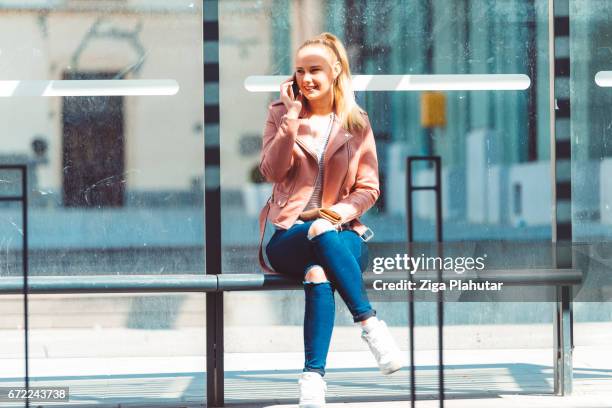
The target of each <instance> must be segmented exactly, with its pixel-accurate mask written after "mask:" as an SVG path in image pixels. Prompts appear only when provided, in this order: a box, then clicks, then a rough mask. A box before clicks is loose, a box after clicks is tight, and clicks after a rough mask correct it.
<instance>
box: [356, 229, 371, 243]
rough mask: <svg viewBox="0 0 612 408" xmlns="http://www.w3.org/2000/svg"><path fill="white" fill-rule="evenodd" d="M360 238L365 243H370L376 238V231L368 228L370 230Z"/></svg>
mask: <svg viewBox="0 0 612 408" xmlns="http://www.w3.org/2000/svg"><path fill="white" fill-rule="evenodd" d="M359 238H361V240H362V241H363V242H368V241H369V240H371V239H372V238H374V231H372V230H371V229H370V228H368V229H366V230H365V232H364V233H363V234H361V235H360V236H359Z"/></svg>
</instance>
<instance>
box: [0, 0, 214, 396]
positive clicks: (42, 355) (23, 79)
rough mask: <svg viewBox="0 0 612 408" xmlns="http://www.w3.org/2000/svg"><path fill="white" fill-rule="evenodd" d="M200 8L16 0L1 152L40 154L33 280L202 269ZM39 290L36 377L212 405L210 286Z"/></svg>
mask: <svg viewBox="0 0 612 408" xmlns="http://www.w3.org/2000/svg"><path fill="white" fill-rule="evenodd" d="M202 20H203V18H202V3H201V2H197V1H186V0H179V1H172V2H165V1H158V0H155V1H148V0H147V1H144V0H133V1H132V0H131V1H112V2H108V1H87V2H83V1H64V2H28V1H8V2H3V6H2V7H1V10H0V53H1V54H0V58H1V61H2V63H1V64H0V79H1V80H2V81H9V82H2V83H0V93H1V94H2V97H0V129H1V132H0V133H1V134H2V144H1V147H0V164H7V163H19V164H25V165H27V166H28V188H27V190H28V191H27V193H28V198H29V207H28V217H29V225H30V228H29V234H30V235H29V243H30V248H29V249H30V250H29V254H28V255H29V272H30V278H31V279H35V278H37V277H43V276H62V277H66V278H65V280H63V282H70V279H71V277H76V276H78V277H90V276H94V275H105V276H108V275H111V276H113V277H117V279H120V277H121V276H126V275H183V274H203V273H204V265H205V263H204V208H203V201H204V200H203V196H204V190H203V188H204V187H203V175H204V140H203V118H202V112H203V84H202ZM15 39H19V40H18V41H16V40H15ZM49 81H56V82H55V83H49ZM63 81H71V82H63ZM54 95H55V96H54ZM2 211H3V217H4V216H5V215H7V214H9V213H8V212H5V210H4V208H3V210H2ZM9 227H10V226H9ZM0 228H2V232H4V231H5V230H6V228H7V226H6V223H3V225H2V226H1V227H0ZM2 236H3V237H4V235H2ZM12 250H13V249H12V248H9V251H8V252H9V255H10V256H13V255H12V253H10V251H12ZM15 250H17V248H16V249H15ZM31 302H32V303H31V308H30V316H29V318H30V322H31V324H30V337H29V339H30V344H31V347H32V354H31V362H30V367H31V370H30V375H31V385H40V384H45V385H49V384H59V383H61V384H62V385H65V386H70V387H74V388H73V390H72V391H73V399H72V400H71V401H72V402H75V403H76V402H80V403H94V404H104V403H107V402H109V403H115V404H117V403H125V402H130V403H139V404H145V405H149V404H155V403H157V402H160V403H168V402H169V401H173V402H181V401H191V402H194V401H195V402H198V403H202V402H203V401H204V388H205V387H204V385H203V384H204V383H205V380H204V378H205V376H204V374H203V373H204V371H205V369H206V366H205V364H204V357H203V356H204V340H203V339H204V337H203V332H204V328H203V322H204V317H203V313H204V303H203V295H201V294H198V295H186V294H155V295H110V294H96V295H36V296H32V301H31ZM186 308H188V309H186ZM194 315H195V317H194ZM177 345H179V346H178V347H177Z"/></svg>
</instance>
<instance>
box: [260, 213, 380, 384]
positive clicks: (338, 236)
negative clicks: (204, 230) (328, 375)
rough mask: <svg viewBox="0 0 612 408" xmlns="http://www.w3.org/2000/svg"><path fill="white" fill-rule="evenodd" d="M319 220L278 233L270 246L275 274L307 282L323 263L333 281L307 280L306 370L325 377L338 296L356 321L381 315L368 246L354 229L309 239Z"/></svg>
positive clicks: (305, 283)
mask: <svg viewBox="0 0 612 408" xmlns="http://www.w3.org/2000/svg"><path fill="white" fill-rule="evenodd" d="M312 223H313V221H308V222H305V223H303V224H295V225H293V226H292V227H291V228H289V229H287V230H282V229H279V230H276V232H275V233H274V235H273V236H272V238H271V239H270V242H268V245H267V246H266V254H267V255H268V260H269V261H270V264H271V265H272V267H273V268H274V270H275V271H277V272H279V273H282V274H286V275H289V276H293V277H295V278H296V279H300V280H302V281H304V277H305V275H306V272H307V271H308V270H309V269H310V268H311V267H312V266H314V265H319V266H321V267H322V268H323V270H324V271H325V275H326V276H327V278H328V279H329V281H327V282H321V283H313V282H306V281H304V293H305V295H306V305H305V313H304V351H305V354H306V362H305V364H304V371H315V372H318V373H319V374H321V375H325V363H326V360H327V353H328V351H329V343H330V340H331V336H332V331H333V328H334V316H335V311H336V307H335V302H334V292H335V290H336V289H337V290H338V293H339V294H340V297H341V298H342V300H344V303H346V306H347V307H348V309H349V311H350V312H351V314H352V315H353V321H354V322H360V321H363V320H366V319H367V318H369V317H371V316H375V315H376V311H375V310H374V309H372V306H371V305H370V301H369V300H368V296H367V294H366V291H365V285H364V283H363V277H362V276H361V274H362V273H363V271H365V269H366V266H367V263H368V247H367V245H366V243H365V242H363V240H362V239H361V238H360V237H359V236H358V235H357V234H356V233H355V232H353V231H340V232H337V231H335V230H334V231H326V232H324V233H322V234H320V235H317V236H315V237H314V238H312V240H309V239H308V229H309V228H310V225H311V224H312Z"/></svg>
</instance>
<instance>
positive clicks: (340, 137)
mask: <svg viewBox="0 0 612 408" xmlns="http://www.w3.org/2000/svg"><path fill="white" fill-rule="evenodd" d="M306 115H307V112H306V110H305V109H304V108H303V107H302V110H301V111H300V114H299V115H298V119H305V118H306ZM352 137H353V135H352V134H351V133H350V132H349V131H347V130H346V129H344V128H343V127H342V124H341V123H340V119H338V116H334V123H333V124H332V129H331V134H330V135H329V141H328V142H327V148H326V149H325V162H327V161H328V159H329V158H330V157H332V156H333V155H334V153H336V151H337V150H338V149H340V147H342V145H343V144H344V143H346V142H348V141H349V140H350V139H351V138H352ZM296 142H297V144H298V145H300V146H301V147H302V149H304V150H305V151H306V152H307V153H309V154H310V155H311V156H312V157H313V158H314V159H315V160H316V159H317V155H316V154H315V152H313V151H312V150H311V149H310V147H308V144H307V143H306V142H305V140H304V137H303V136H299V135H298V136H297V137H296Z"/></svg>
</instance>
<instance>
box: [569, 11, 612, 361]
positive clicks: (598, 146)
mask: <svg viewBox="0 0 612 408" xmlns="http://www.w3.org/2000/svg"><path fill="white" fill-rule="evenodd" d="M611 15H612V4H610V2H607V1H599V0H575V1H572V2H570V15H569V17H570V22H571V30H570V35H569V44H570V52H571V54H570V56H569V57H570V58H569V59H570V62H571V66H570V74H569V92H570V97H571V101H572V104H571V146H572V157H571V162H572V166H571V169H572V227H573V228H572V231H573V235H574V241H575V242H576V243H577V247H578V250H577V251H575V253H576V256H575V260H574V262H575V263H576V264H577V265H578V266H579V267H580V268H582V269H583V271H584V273H585V276H586V281H585V283H584V284H583V285H582V288H581V290H580V291H579V292H578V294H577V297H576V300H578V302H576V303H575V304H574V310H575V312H574V318H575V329H574V333H575V344H576V345H577V346H578V347H579V349H578V350H579V352H581V353H583V354H580V353H579V354H578V357H579V358H580V357H582V356H583V355H584V351H582V350H584V349H585V348H584V347H582V348H580V346H591V347H592V348H599V349H602V350H609V349H610V344H609V342H608V341H607V340H606V338H607V337H609V336H610V330H612V324H611V323H610V322H611V321H612V303H610V301H611V300H612V289H611V288H612V277H611V276H610V271H611V270H612V262H611V260H612V251H611V249H612V242H611V241H612V217H611V215H612V193H611V192H612V181H611V179H610V171H611V170H612V167H611V165H612V150H611V149H610V145H609V139H610V135H612V130H611V126H612V116H611V114H610V109H609V107H610V104H612V88H610V82H609V80H606V77H608V75H609V73H610V70H611V67H612V65H611V64H610V61H611V60H610V56H611V55H612V54H611V52H612V49H611V48H610V46H611V44H610V37H611V36H612V28H611V27H610V25H609V24H608V22H609V19H610V16H611ZM592 361H593V367H594V368H598V369H604V368H605V369H609V368H610V367H609V366H608V367H606V365H605V363H604V362H602V361H599V360H597V359H596V358H593V359H592Z"/></svg>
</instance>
